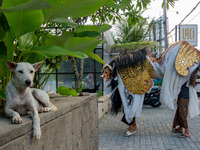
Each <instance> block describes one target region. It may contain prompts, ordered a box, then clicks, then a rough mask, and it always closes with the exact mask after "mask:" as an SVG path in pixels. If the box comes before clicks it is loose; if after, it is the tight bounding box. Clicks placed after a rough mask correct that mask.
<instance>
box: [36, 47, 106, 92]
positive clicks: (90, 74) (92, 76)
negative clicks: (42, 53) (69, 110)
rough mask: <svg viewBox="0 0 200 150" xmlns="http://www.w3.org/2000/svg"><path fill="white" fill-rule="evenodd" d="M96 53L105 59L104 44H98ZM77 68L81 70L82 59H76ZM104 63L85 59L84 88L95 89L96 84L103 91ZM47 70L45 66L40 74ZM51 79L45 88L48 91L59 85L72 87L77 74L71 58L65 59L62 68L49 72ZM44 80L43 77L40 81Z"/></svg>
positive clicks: (54, 89)
mask: <svg viewBox="0 0 200 150" xmlns="http://www.w3.org/2000/svg"><path fill="white" fill-rule="evenodd" d="M93 52H94V53H95V54H97V55H99V56H100V57H101V58H102V59H103V45H101V46H99V45H98V46H97V47H96V48H95V49H94V51H93ZM76 63H77V67H78V68H77V69H78V71H80V59H76ZM102 66H103V65H102V64H101V63H99V62H97V61H95V60H94V59H92V58H90V57H89V58H86V59H84V69H83V81H84V82H85V83H84V86H83V88H84V89H94V88H95V86H97V85H100V86H99V89H98V91H103V80H102V79H101V78H100V74H101V68H102ZM44 72H45V67H43V68H42V69H41V70H40V73H39V76H41V75H42V73H44ZM46 75H47V76H48V75H49V76H50V77H49V79H48V80H47V81H45V82H46V85H45V87H44V90H45V91H47V92H52V91H56V89H57V88H58V87H59V86H62V85H64V86H67V87H69V88H72V87H73V86H74V82H75V75H74V72H73V68H72V62H71V59H69V60H68V61H63V63H62V64H61V65H60V68H58V69H56V71H54V72H53V73H52V74H49V73H47V74H46ZM43 81H44V80H43V79H41V81H40V83H41V82H43Z"/></svg>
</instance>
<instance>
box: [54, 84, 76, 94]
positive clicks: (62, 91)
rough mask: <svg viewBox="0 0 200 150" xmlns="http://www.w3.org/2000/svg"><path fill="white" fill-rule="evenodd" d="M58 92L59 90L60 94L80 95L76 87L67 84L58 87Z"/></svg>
mask: <svg viewBox="0 0 200 150" xmlns="http://www.w3.org/2000/svg"><path fill="white" fill-rule="evenodd" d="M56 92H58V93H59V94H60V95H67V96H70V95H72V96H78V94H77V92H76V91H75V90H74V89H70V88H68V87H66V86H60V87H59V88H57V89H56Z"/></svg>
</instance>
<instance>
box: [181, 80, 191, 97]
mask: <svg viewBox="0 0 200 150" xmlns="http://www.w3.org/2000/svg"><path fill="white" fill-rule="evenodd" d="M186 84H187V82H186V83H184V84H183V85H182V87H181V91H180V93H179V95H178V97H182V98H185V99H189V87H187V86H186Z"/></svg>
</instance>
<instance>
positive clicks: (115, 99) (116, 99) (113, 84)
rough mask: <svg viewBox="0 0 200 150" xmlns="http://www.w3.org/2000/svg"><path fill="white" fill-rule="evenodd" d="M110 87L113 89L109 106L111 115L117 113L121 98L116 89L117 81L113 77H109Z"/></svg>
mask: <svg viewBox="0 0 200 150" xmlns="http://www.w3.org/2000/svg"><path fill="white" fill-rule="evenodd" d="M110 85H111V88H112V90H113V93H112V95H111V98H110V99H111V102H112V107H111V113H112V114H113V115H117V114H118V112H119V110H120V109H121V106H122V100H121V97H120V94H119V90H118V87H117V85H118V83H117V81H116V80H114V79H111V83H110Z"/></svg>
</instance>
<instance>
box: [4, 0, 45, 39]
mask: <svg viewBox="0 0 200 150" xmlns="http://www.w3.org/2000/svg"><path fill="white" fill-rule="evenodd" d="M23 2H24V3H26V2H29V0H23ZM21 4H23V3H22V1H19V0H9V1H8V0H6V1H4V3H3V6H2V8H9V7H14V6H17V5H21ZM5 16H6V18H7V21H8V24H9V26H10V28H11V31H12V32H13V33H14V34H15V36H17V37H18V36H21V35H23V34H25V33H28V32H31V31H36V30H38V29H39V28H40V26H41V24H42V23H43V19H44V17H43V12H42V10H30V11H28V10H26V11H15V12H11V13H5Z"/></svg>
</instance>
